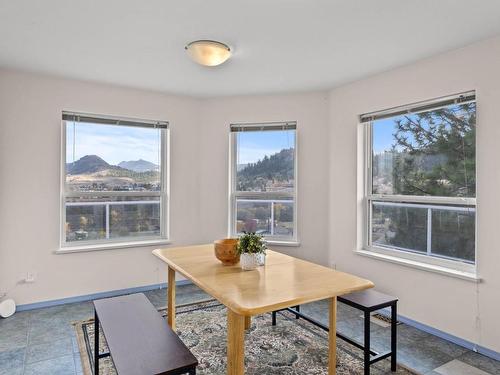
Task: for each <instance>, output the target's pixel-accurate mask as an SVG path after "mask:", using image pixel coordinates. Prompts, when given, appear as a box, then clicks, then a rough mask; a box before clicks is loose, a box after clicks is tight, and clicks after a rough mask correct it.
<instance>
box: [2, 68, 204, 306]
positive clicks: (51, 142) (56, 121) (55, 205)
mask: <svg viewBox="0 0 500 375" xmlns="http://www.w3.org/2000/svg"><path fill="white" fill-rule="evenodd" d="M197 109H198V101H197V100H194V99H190V98H183V97H174V96H168V95H164V94H159V93H152V92H146V91H139V90H131V89H123V88H118V87H112V86H107V85H99V84H90V83H83V82H78V81H71V80H64V79H58V78H53V77H45V76H39V75H32V74H23V73H17V72H11V71H0V160H1V162H0V182H1V183H0V290H11V289H12V288H13V289H12V293H11V294H10V295H11V296H12V297H13V298H15V299H16V301H17V303H19V304H25V303H32V302H38V301H46V300H52V299H58V298H64V297H70V296H78V295H84V294H89V293H96V292H101V291H109V290H115V289H122V288H129V287H134V286H142V285H150V284H156V283H159V282H162V281H164V274H163V273H164V272H163V271H164V267H161V265H160V262H159V260H156V258H154V257H153V256H152V255H151V250H152V249H151V248H140V249H138V248H130V249H123V250H107V251H94V252H88V253H78V254H64V255H55V254H54V251H55V250H57V249H58V246H59V210H60V208H59V204H60V198H59V197H60V195H59V194H60V192H59V173H60V171H59V166H60V153H61V152H60V150H61V145H60V139H61V111H63V110H74V111H82V112H90V113H99V114H110V115H119V116H129V117H139V118H151V119H162V120H168V121H170V125H171V137H172V143H171V154H172V155H173V157H172V163H171V180H172V182H171V196H172V199H171V217H172V218H175V220H172V223H171V227H170V228H171V238H172V241H173V242H174V243H175V244H179V245H180V244H188V243H197V242H199V241H198V233H199V232H198V231H197V230H196V227H197V223H198V213H199V212H198V205H197V200H196V199H197V196H198V185H197V182H198V181H197V175H198V173H197V171H196V168H197V165H198V159H199V153H198V148H197V147H196V146H197V141H198V135H197V134H198V130H197V125H198V123H199V121H198V117H197V116H198V111H197ZM28 271H29V272H35V273H36V274H37V279H36V282H35V283H33V284H18V285H16V283H17V282H18V281H19V280H21V279H23V278H24V277H26V273H27V272H28Z"/></svg>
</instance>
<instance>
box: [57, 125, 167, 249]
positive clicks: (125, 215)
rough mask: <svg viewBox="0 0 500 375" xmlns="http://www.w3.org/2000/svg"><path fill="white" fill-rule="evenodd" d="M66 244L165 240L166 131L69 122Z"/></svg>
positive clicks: (64, 200)
mask: <svg viewBox="0 0 500 375" xmlns="http://www.w3.org/2000/svg"><path fill="white" fill-rule="evenodd" d="M64 126H65V131H66V155H65V156H66V160H65V168H64V172H65V176H64V181H65V189H64V191H63V195H64V199H63V202H64V208H63V210H64V215H65V223H64V229H63V230H64V234H63V246H65V245H66V246H71V245H72V244H79V243H100V242H106V241H108V242H120V241H127V242H128V241H133V240H147V239H157V238H165V230H163V228H164V224H163V223H164V220H165V218H164V217H163V216H162V212H163V210H162V207H163V206H162V205H164V204H166V195H165V189H164V186H163V173H165V168H164V167H165V165H163V161H162V154H163V147H164V145H163V144H162V142H163V139H164V137H163V132H165V131H166V129H163V128H162V129H160V128H155V127H151V126H149V127H148V126H140V125H137V126H121V125H115V124H112V125H111V124H105V123H101V122H99V120H98V119H96V123H92V122H78V121H68V120H65V121H64Z"/></svg>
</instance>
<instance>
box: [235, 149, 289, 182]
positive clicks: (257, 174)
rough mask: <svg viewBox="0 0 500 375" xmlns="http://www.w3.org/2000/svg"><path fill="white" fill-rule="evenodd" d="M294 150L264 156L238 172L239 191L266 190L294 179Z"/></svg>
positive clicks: (284, 150)
mask: <svg viewBox="0 0 500 375" xmlns="http://www.w3.org/2000/svg"><path fill="white" fill-rule="evenodd" d="M293 174H294V149H293V148H289V149H283V150H281V151H280V152H277V153H275V154H273V155H271V156H269V157H268V156H267V155H266V156H264V158H263V159H262V160H259V161H258V162H256V163H250V164H248V165H246V166H245V167H244V168H242V169H241V170H240V171H238V188H239V189H240V190H247V191H248V190H256V189H257V190H268V189H270V188H272V187H273V186H275V185H283V184H286V183H288V182H290V181H292V180H293V177H294V175H293Z"/></svg>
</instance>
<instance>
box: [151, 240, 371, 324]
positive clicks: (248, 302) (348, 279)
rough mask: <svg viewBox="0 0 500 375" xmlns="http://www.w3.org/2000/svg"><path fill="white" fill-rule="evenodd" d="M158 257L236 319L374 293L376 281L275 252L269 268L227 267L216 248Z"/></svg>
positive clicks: (271, 253)
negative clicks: (365, 291) (216, 252)
mask: <svg viewBox="0 0 500 375" xmlns="http://www.w3.org/2000/svg"><path fill="white" fill-rule="evenodd" d="M153 254H154V255H155V256H157V257H158V258H160V259H161V260H163V261H164V262H165V263H167V264H168V265H169V266H170V267H171V268H173V269H174V270H175V271H176V272H179V273H180V274H182V275H183V276H184V277H186V278H188V279H190V280H191V281H192V282H193V283H194V284H196V285H197V286H199V287H200V288H201V289H203V290H204V291H205V292H207V293H208V294H210V295H211V296H213V297H214V298H216V299H217V300H219V301H220V302H221V303H223V304H224V305H225V306H227V307H228V308H230V309H231V310H233V311H234V312H235V313H237V314H240V315H245V316H252V315H257V314H262V313H265V312H270V311H273V310H279V309H283V308H285V307H289V306H294V305H299V304H303V303H308V302H313V301H317V300H321V299H326V298H330V297H336V296H339V295H342V294H347V293H351V292H355V291H359V290H364V289H368V288H372V287H373V286H374V285H373V283H372V282H371V281H369V280H365V279H362V278H360V277H357V276H354V275H350V274H348V273H344V272H340V271H336V270H333V269H330V268H328V267H324V266H320V265H318V264H314V263H311V262H307V261H305V260H301V259H298V258H294V257H291V256H288V255H285V254H281V253H278V252H276V251H272V250H267V256H266V265H265V266H263V267H258V268H257V269H255V270H252V271H243V270H242V269H241V268H240V265H239V264H236V265H234V266H224V265H223V264H222V263H221V262H220V261H219V260H217V258H216V257H215V254H214V245H213V244H207V245H197V246H186V247H175V248H168V249H156V250H154V251H153Z"/></svg>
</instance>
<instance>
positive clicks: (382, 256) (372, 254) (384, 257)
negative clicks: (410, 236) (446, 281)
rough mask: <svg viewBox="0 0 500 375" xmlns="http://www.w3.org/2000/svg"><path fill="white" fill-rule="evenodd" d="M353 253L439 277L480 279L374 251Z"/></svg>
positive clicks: (471, 274)
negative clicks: (438, 275) (432, 273)
mask: <svg viewBox="0 0 500 375" xmlns="http://www.w3.org/2000/svg"><path fill="white" fill-rule="evenodd" d="M355 253H356V254H358V255H362V256H366V257H369V258H374V259H378V260H384V261H386V262H391V263H396V264H401V265H403V266H407V267H411V268H416V269H420V270H424V271H429V272H435V273H439V274H441V275H446V276H450V277H456V278H458V279H462V280H467V281H472V282H475V283H479V282H481V278H480V277H479V276H478V275H477V274H476V273H473V272H466V271H460V270H455V269H452V268H448V267H443V266H439V265H435V264H428V263H423V262H419V261H416V260H410V259H405V258H400V257H396V256H391V255H386V254H380V253H377V252H374V251H369V250H356V251H355Z"/></svg>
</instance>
